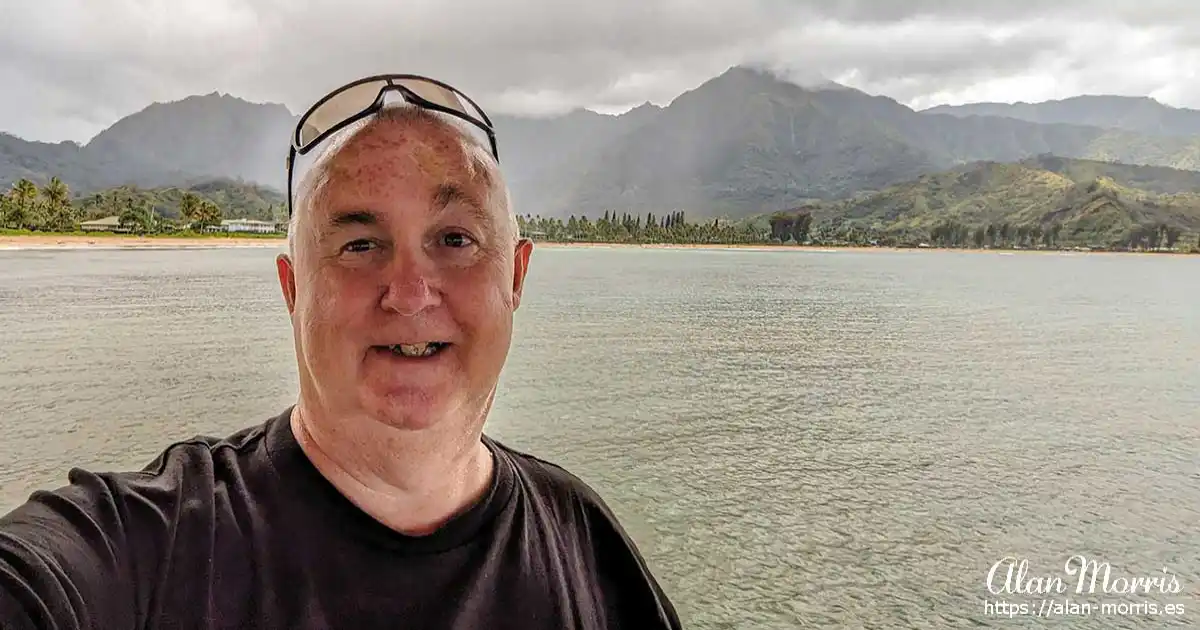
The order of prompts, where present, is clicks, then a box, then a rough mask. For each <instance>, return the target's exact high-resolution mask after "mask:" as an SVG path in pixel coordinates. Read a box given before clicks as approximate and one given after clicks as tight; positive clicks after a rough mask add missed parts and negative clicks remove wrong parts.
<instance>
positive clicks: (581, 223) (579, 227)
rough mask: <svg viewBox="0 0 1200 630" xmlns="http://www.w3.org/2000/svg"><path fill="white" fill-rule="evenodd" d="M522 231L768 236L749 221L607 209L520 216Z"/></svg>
mask: <svg viewBox="0 0 1200 630" xmlns="http://www.w3.org/2000/svg"><path fill="white" fill-rule="evenodd" d="M517 223H518V225H519V226H520V229H521V233H522V234H524V235H527V236H531V237H533V238H534V239H535V240H542V241H548V242H559V243H561V242H571V241H576V242H586V243H697V244H725V243H757V242H763V241H764V240H765V239H764V235H763V234H762V233H760V231H759V230H757V229H756V228H754V227H753V226H752V225H750V224H747V223H745V222H740V223H735V222H731V221H723V220H721V219H713V220H712V221H698V222H694V223H693V222H690V221H688V220H687V219H686V218H685V216H684V212H683V211H682V210H676V211H673V212H669V213H666V214H662V215H657V216H656V215H655V214H654V213H653V212H647V213H646V214H645V215H641V214H629V213H621V214H618V213H617V212H615V211H606V212H605V213H604V216H602V217H600V218H598V219H595V220H592V219H589V218H588V217H586V216H582V217H576V216H574V215H572V216H570V217H569V218H568V219H567V220H566V221H563V220H562V219H559V218H556V217H542V216H530V215H524V216H518V217H517Z"/></svg>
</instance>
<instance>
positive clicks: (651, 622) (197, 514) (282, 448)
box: [0, 409, 680, 630]
mask: <svg viewBox="0 0 1200 630" xmlns="http://www.w3.org/2000/svg"><path fill="white" fill-rule="evenodd" d="M290 411H291V410H290V409H289V410H287V411H285V412H284V413H282V414H280V415H279V416H277V417H275V418H272V419H270V420H268V421H266V422H265V423H263V424H262V425H260V426H256V427H252V428H247V429H245V430H243V431H239V432H238V433H235V434H233V435H231V436H229V437H226V438H224V439H216V438H196V439H193V440H189V441H186V442H181V443H178V444H174V445H172V446H170V447H169V448H167V449H166V450H165V451H163V453H162V454H161V455H160V456H159V457H158V458H157V459H156V460H155V461H154V462H153V463H152V464H151V465H150V466H148V467H147V468H146V469H144V470H142V471H137V472H122V473H115V474H114V473H105V474H95V473H91V472H87V471H83V470H80V469H72V470H71V471H70V475H69V482H70V485H68V486H66V487H64V488H59V489H57V490H55V491H53V492H46V491H39V492H37V493H34V494H33V495H32V496H31V498H30V500H29V501H28V502H26V503H25V504H23V505H21V506H20V507H18V508H17V509H16V510H14V511H13V512H11V513H9V514H7V515H5V516H4V517H2V518H0V627H2V628H4V629H5V630H8V629H13V630H16V629H26V628H37V629H49V628H54V629H56V630H67V629H72V630H73V629H77V628H89V629H90V628H95V629H104V630H126V629H128V630H133V629H135V628H136V629H138V630H143V629H145V630H151V629H165V628H171V629H184V628H187V629H197V630H200V629H204V630H210V629H217V628H222V629H225V628H229V629H232V628H256V629H257V628H262V629H266V628H278V629H280V630H310V629H312V630H315V629H318V628H345V629H355V630H357V629H362V630H370V629H374V628H388V629H405V628H422V629H423V628H430V629H455V630H457V629H460V628H495V629H507V628H512V629H514V630H515V629H520V630H537V629H540V628H546V629H550V628H553V629H555V630H563V629H572V628H577V629H580V630H584V629H587V630H591V629H599V628H637V629H639V630H643V629H644V630H654V629H656V628H672V629H674V628H679V627H680V622H679V619H678V617H677V615H676V613H675V610H674V608H673V607H672V605H671V603H670V602H669V600H668V599H667V597H666V596H665V595H664V594H663V592H662V590H661V589H660V588H659V585H658V584H657V582H656V581H655V579H654V578H653V576H652V575H651V573H650V571H649V570H648V569H647V567H646V564H645V563H644V561H643V560H642V558H641V555H640V554H639V552H638V550H637V548H636V547H635V546H634V544H633V542H632V541H631V540H630V538H629V537H628V536H627V535H626V533H625V532H624V531H623V530H622V528H621V526H620V525H619V524H618V522H617V520H616V518H615V517H614V516H613V514H612V512H611V511H610V510H609V508H608V507H607V506H606V505H605V504H604V502H603V501H602V500H601V499H600V497H599V496H597V494H596V493H595V492H594V491H593V490H592V489H591V488H589V487H588V486H587V485H586V484H584V482H582V481H581V480H579V479H578V478H576V477H575V476H573V475H571V474H570V473H568V472H566V471H565V470H563V469H562V468H559V467H557V466H555V465H553V464H550V463H547V462H545V461H542V460H540V459H537V458H535V457H532V456H530V455H526V454H523V453H519V452H517V451H514V450H512V449H509V448H507V447H505V446H504V445H502V444H500V443H498V442H496V441H494V440H491V439H489V438H486V437H485V438H484V441H485V443H486V444H487V446H488V447H489V448H490V449H491V451H492V453H493V456H494V457H495V463H496V466H495V471H496V473H495V475H493V480H492V485H491V487H490V489H489V490H488V491H487V494H486V495H485V497H484V498H483V499H482V500H480V501H479V502H478V503H477V504H476V505H474V506H473V507H472V508H471V509H470V510H469V511H467V512H464V513H463V514H461V515H460V516H458V517H456V518H455V519H454V520H453V521H451V522H450V523H448V524H447V525H446V526H444V527H443V528H441V529H440V530H438V531H437V532H436V533H434V534H431V535H428V536H420V537H411V536H405V535H402V534H399V533H397V532H395V531H394V530H391V529H389V528H387V527H386V526H384V525H383V524H381V523H379V522H378V521H376V520H375V519H373V518H371V517H370V516H369V515H367V514H366V513H365V512H362V511H361V510H359V509H358V508H357V507H356V506H354V505H353V504H352V503H351V502H350V501H349V500H348V499H346V498H345V497H343V496H342V495H341V494H340V493H339V492H338V491H337V490H336V489H335V488H334V487H333V485H331V484H330V483H329V482H328V481H326V480H325V478H324V477H322V476H321V475H320V474H319V473H318V472H317V470H316V468H314V467H313V466H312V464H311V463H310V462H309V460H308V458H307V457H306V456H305V455H304V453H303V452H302V451H301V450H300V447H299V445H298V444H297V443H296V440H295V438H294V436H293V435H292V431H291V428H290V426H289V423H288V417H289V414H290Z"/></svg>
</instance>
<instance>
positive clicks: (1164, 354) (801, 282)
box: [0, 248, 1200, 629]
mask: <svg viewBox="0 0 1200 630" xmlns="http://www.w3.org/2000/svg"><path fill="white" fill-rule="evenodd" d="M274 254H275V250H273V249H219V250H180V251H103V250H96V251H87V250H77V251H0V509H3V510H7V509H9V508H11V507H12V506H14V505H15V504H16V503H17V502H19V501H21V500H22V499H24V498H25V497H26V496H27V495H28V493H29V492H30V491H31V490H32V489H34V488H36V487H48V486H55V485H58V484H60V483H62V482H63V481H64V480H65V473H66V469H67V468H68V467H69V466H75V465H80V466H86V467H92V468H94V469H110V470H111V469H114V468H127V467H140V466H142V465H144V464H145V463H146V462H148V461H149V460H150V459H151V458H152V457H153V456H154V455H156V454H157V453H158V452H159V451H160V450H161V448H162V447H163V446H165V445H166V444H167V443H168V442H170V441H171V440H176V439H180V438H186V437H190V436H192V435H194V434H197V433H202V434H210V435H211V434H216V435H223V434H226V433H229V432H232V431H235V430H237V429H239V428H241V427H243V426H246V425H248V424H252V423H258V422H261V421H262V420H264V419H265V418H266V417H267V416H269V415H271V414H275V413H278V412H279V411H281V410H282V409H283V408H284V406H285V405H287V404H288V403H289V402H290V401H291V399H292V395H293V390H294V388H295V386H296V377H295V373H294V366H293V359H292V354H291V353H292V348H291V342H290V331H289V327H288V322H287V319H286V318H285V309H284V305H283V302H282V299H281V297H280V294H279V289H278V287H277V284H276V280H275V275H274V267H273V263H272V258H273V256H274ZM1197 278H1200V258H1181V257H1153V256H1119V255H1054V254H1050V255H1037V254H1026V255H1005V254H999V253H995V254H993V253H961V254H960V253H947V252H916V251H914V252H795V251H771V252H757V251H720V250H632V249H551V248H541V249H538V250H537V251H536V252H535V254H534V260H533V268H532V271H531V276H530V279H529V282H530V286H529V289H528V293H527V295H526V298H525V302H524V305H523V306H522V309H521V310H520V311H519V312H518V316H517V328H518V330H517V338H516V341H515V346H514V348H513V351H512V357H511V359H510V362H509V366H508V368H507V372H506V373H505V376H504V378H503V380H502V384H501V385H502V389H501V395H500V397H499V400H498V403H497V408H496V409H495V412H494V414H493V416H492V419H491V421H490V424H489V432H490V433H491V434H493V435H495V436H496V437H498V438H500V439H502V440H505V441H507V442H509V443H511V444H512V445H514V446H517V447H519V448H523V449H528V450H530V451H533V452H535V453H537V454H539V455H542V456H544V457H547V458H549V459H552V460H555V461H558V462H559V463H562V464H563V465H565V466H567V467H568V468H570V469H572V470H573V471H574V472H576V473H577V474H579V475H580V476H582V477H583V478H584V479H585V480H587V481H589V482H590V483H591V484H592V485H593V486H595V487H596V488H597V489H598V490H600V492H601V493H602V494H603V495H604V496H605V497H606V498H607V499H608V501H609V503H610V504H611V505H612V506H613V508H614V509H615V511H616V512H617V513H618V514H619V515H620V516H621V517H622V519H623V520H624V522H625V524H626V526H627V528H628V529H629V531H630V532H631V534H632V535H633V536H634V538H635V539H636V540H637V541H638V543H639V544H640V545H641V547H642V549H643V551H644V552H645V554H646V556H647V559H648V561H649V562H650V563H651V564H652V566H653V569H654V570H655V572H656V573H657V575H658V576H659V577H660V579H661V581H662V583H663V585H664V587H665V589H666V590H667V592H668V593H669V594H670V596H671V597H672V599H673V600H674V601H675V603H676V605H677V607H678V609H679V611H680V613H681V615H682V616H683V618H684V620H685V623H686V626H687V627H689V628H697V629H716V628H747V629H749V628H755V629H758V628H799V627H814V628H815V627H853V628H893V627H894V628H909V627H911V628H961V627H971V626H989V627H997V628H1015V627H1046V626H1049V627H1070V628H1133V627H1147V628H1159V627H1164V626H1170V625H1178V626H1180V627H1185V626H1186V627H1196V626H1200V284H1198V282H1197ZM1073 554H1083V555H1084V556H1086V557H1087V558H1089V559H1094V560H1097V561H1100V562H1109V563H1110V564H1111V566H1112V574H1111V578H1118V577H1121V578H1122V579H1123V580H1126V581H1121V580H1114V579H1110V589H1117V590H1124V589H1126V588H1127V580H1128V579H1129V578H1133V577H1151V578H1152V577H1169V576H1170V575H1174V576H1175V578H1176V580H1177V582H1178V585H1179V587H1180V589H1181V592H1179V593H1177V594H1172V593H1169V592H1168V593H1162V592H1161V590H1159V589H1158V588H1155V589H1154V590H1153V591H1152V592H1151V593H1149V594H1145V593H1141V594H1138V595H1123V594H1121V593H1110V594H1105V593H1104V592H1103V579H1101V580H1099V581H1098V582H1097V585H1096V588H1095V590H1094V591H1091V589H1090V588H1088V587H1089V586H1090V584H1089V585H1085V590H1084V592H1083V594H1076V592H1075V587H1076V580H1077V579H1078V578H1077V576H1075V577H1072V576H1071V575H1069V574H1068V573H1067V572H1066V569H1065V566H1064V565H1065V563H1066V561H1067V559H1068V558H1069V557H1070V556H1072V555H1073ZM1006 556H1011V557H1015V558H1025V559H1027V560H1028V573H1029V577H1043V576H1048V577H1058V578H1060V579H1062V580H1063V582H1064V583H1065V586H1066V588H1067V592H1066V593H1061V594H1059V593H1055V594H1054V595H1053V596H1054V598H1055V601H1056V602H1058V603H1059V604H1063V603H1064V602H1067V601H1068V598H1069V601H1070V602H1072V603H1076V604H1077V603H1085V602H1086V603H1092V604H1099V603H1101V602H1120V603H1124V604H1125V605H1126V607H1125V608H1122V609H1120V610H1118V611H1116V612H1114V611H1111V610H1110V611H1106V612H1102V611H1100V610H1098V609H1093V610H1092V611H1091V612H1090V614H1088V613H1086V611H1071V610H1064V611H1063V615H1062V616H1056V617H1053V618H1050V619H1034V618H1030V617H1025V618H1016V619H1009V618H1007V617H1005V616H1000V615H998V614H996V613H995V611H994V610H991V609H988V608H987V607H986V603H987V602H990V603H995V602H1007V603H1010V604H1014V605H1018V604H1026V605H1028V606H1030V607H1032V608H1033V609H1034V610H1032V611H1030V612H1036V610H1037V609H1038V608H1039V607H1040V606H1041V605H1042V600H1043V599H1044V598H1043V597H1042V596H1040V595H1030V594H1014V593H1001V594H992V593H989V591H988V589H987V575H988V570H989V568H990V567H991V566H992V565H993V564H994V563H996V562H998V561H1000V560H1001V559H1002V558H1004V557H1006ZM1164 570H1165V571H1166V572H1165V573H1164ZM1003 583H1004V574H1003V571H1002V572H1001V573H1000V575H999V576H998V578H997V579H996V580H995V581H994V582H993V584H994V585H995V586H997V587H1002V586H1003ZM1137 603H1151V604H1154V605H1156V606H1157V608H1158V614H1153V613H1152V612H1151V611H1149V610H1147V608H1148V607H1146V606H1143V607H1142V609H1141V610H1129V609H1128V605H1129V604H1137ZM1168 604H1174V605H1179V604H1182V605H1183V606H1184V614H1183V615H1170V614H1166V606H1167V605H1168ZM1072 612H1074V614H1072Z"/></svg>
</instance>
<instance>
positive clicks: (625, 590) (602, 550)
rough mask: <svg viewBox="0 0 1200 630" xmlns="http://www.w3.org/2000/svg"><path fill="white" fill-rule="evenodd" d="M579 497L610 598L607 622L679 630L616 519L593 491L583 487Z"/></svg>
mask: <svg viewBox="0 0 1200 630" xmlns="http://www.w3.org/2000/svg"><path fill="white" fill-rule="evenodd" d="M579 483H580V484H582V481H580V482H579ZM580 494H581V497H582V499H583V502H584V505H585V510H586V512H587V519H588V528H589V530H590V531H591V535H592V544H593V545H594V549H593V552H594V553H595V554H596V561H597V562H598V564H599V569H598V573H599V575H600V581H601V584H602V588H603V590H604V591H605V593H606V595H607V596H606V598H605V602H606V604H607V607H608V618H609V619H611V620H616V621H615V624H616V626H617V627H621V628H665V629H669V630H679V629H680V628H681V627H682V624H681V623H680V621H679V615H678V613H676V611H675V607H674V605H673V604H672V603H671V600H670V598H669V597H667V594H666V593H665V592H664V591H663V589H662V586H661V585H660V584H659V583H658V580H656V579H655V577H654V575H653V573H652V572H651V571H650V568H649V566H648V565H647V563H646V561H645V559H644V558H643V556H642V554H641V551H640V550H639V549H638V547H637V545H636V544H635V543H634V541H633V539H632V537H630V536H629V534H628V533H627V532H626V531H625V529H624V528H623V527H622V526H621V523H620V522H619V521H618V520H617V517H616V515H615V514H614V513H613V511H612V510H611V509H610V508H609V506H608V505H607V504H606V503H605V502H604V499H602V498H601V497H600V495H599V494H598V493H597V492H596V491H595V490H593V489H592V488H590V487H588V486H586V485H583V486H582V491H581V492H580Z"/></svg>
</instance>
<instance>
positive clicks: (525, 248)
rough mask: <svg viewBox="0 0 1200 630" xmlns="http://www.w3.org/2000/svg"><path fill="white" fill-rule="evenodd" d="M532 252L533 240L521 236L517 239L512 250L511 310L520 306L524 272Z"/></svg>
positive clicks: (523, 287)
mask: <svg viewBox="0 0 1200 630" xmlns="http://www.w3.org/2000/svg"><path fill="white" fill-rule="evenodd" d="M532 253H533V241H532V240H530V239H527V238H523V239H520V240H518V241H517V248H516V251H515V252H513V310H514V311H515V310H517V309H518V308H520V307H521V293H522V292H523V291H524V290H525V274H526V273H527V272H528V271H529V256H530V254H532Z"/></svg>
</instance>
